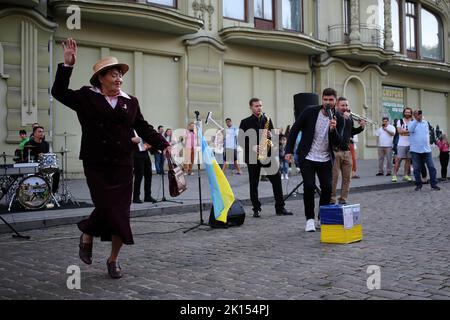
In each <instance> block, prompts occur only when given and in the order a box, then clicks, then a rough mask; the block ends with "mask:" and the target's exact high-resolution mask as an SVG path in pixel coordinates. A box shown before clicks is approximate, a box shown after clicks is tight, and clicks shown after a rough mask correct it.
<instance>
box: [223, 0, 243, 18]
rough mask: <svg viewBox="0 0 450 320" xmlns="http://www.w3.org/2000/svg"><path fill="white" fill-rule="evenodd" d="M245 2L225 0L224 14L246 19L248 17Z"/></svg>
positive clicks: (229, 16)
mask: <svg viewBox="0 0 450 320" xmlns="http://www.w3.org/2000/svg"><path fill="white" fill-rule="evenodd" d="M245 3H246V1H245V0H223V16H224V17H226V18H230V19H235V20H241V21H245V20H246V18H247V14H246V5H245Z"/></svg>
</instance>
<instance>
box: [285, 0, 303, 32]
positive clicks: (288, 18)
mask: <svg viewBox="0 0 450 320" xmlns="http://www.w3.org/2000/svg"><path fill="white" fill-rule="evenodd" d="M282 5H283V6H282V14H283V28H284V29H288V30H294V31H300V32H301V31H302V21H301V20H302V17H303V13H302V9H303V8H302V7H303V1H302V0H283V3H282Z"/></svg>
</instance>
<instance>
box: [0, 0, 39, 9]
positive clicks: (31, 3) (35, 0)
mask: <svg viewBox="0 0 450 320" xmlns="http://www.w3.org/2000/svg"><path fill="white" fill-rule="evenodd" d="M4 4H6V5H10V6H14V7H24V8H35V7H37V6H38V5H39V0H2V1H0V6H1V5H4Z"/></svg>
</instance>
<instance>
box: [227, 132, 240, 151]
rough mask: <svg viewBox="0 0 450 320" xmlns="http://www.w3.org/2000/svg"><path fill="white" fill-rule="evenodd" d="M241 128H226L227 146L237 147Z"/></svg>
mask: <svg viewBox="0 0 450 320" xmlns="http://www.w3.org/2000/svg"><path fill="white" fill-rule="evenodd" d="M238 132H239V130H238V129H237V128H236V127H230V128H228V127H226V128H225V134H226V135H225V148H227V149H236V141H237V137H238Z"/></svg>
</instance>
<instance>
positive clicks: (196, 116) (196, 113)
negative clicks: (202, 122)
mask: <svg viewBox="0 0 450 320" xmlns="http://www.w3.org/2000/svg"><path fill="white" fill-rule="evenodd" d="M194 113H195V118H196V120H197V121H198V116H199V114H200V112H198V111H194Z"/></svg>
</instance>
